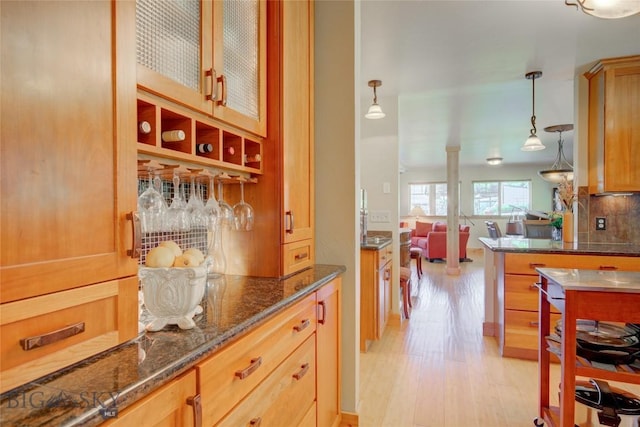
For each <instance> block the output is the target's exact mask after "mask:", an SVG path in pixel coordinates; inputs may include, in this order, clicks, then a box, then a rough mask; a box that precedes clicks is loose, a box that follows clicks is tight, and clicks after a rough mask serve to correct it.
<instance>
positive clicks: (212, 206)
mask: <svg viewBox="0 0 640 427" xmlns="http://www.w3.org/2000/svg"><path fill="white" fill-rule="evenodd" d="M213 186H214V178H213V176H210V177H209V198H208V199H207V203H206V204H205V205H204V211H205V215H206V216H207V229H208V230H209V231H213V228H214V227H215V226H216V223H215V222H216V219H217V218H218V215H219V210H220V207H219V205H218V201H217V200H216V196H215V194H214V191H213Z"/></svg>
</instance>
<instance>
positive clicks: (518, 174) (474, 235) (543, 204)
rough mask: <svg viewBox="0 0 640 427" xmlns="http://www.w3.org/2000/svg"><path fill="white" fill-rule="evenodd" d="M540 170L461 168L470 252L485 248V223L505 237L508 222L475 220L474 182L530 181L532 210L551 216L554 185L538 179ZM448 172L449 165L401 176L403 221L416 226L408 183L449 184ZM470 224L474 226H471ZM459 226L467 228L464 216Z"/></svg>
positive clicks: (461, 198)
mask: <svg viewBox="0 0 640 427" xmlns="http://www.w3.org/2000/svg"><path fill="white" fill-rule="evenodd" d="M539 169H540V167H537V166H523V165H517V166H508V165H500V166H491V167H489V166H475V167H466V166H465V167H462V168H460V211H461V212H463V213H464V214H466V215H467V217H469V219H468V220H467V222H466V224H467V225H470V226H471V236H470V237H469V243H468V244H467V247H468V248H482V247H483V246H482V244H481V243H480V242H479V241H478V237H487V228H486V226H485V224H484V221H486V220H488V219H491V220H497V222H498V225H499V226H500V229H501V230H502V232H503V233H504V231H505V230H506V222H507V220H508V217H487V216H473V187H472V183H473V181H481V180H526V179H531V187H532V204H531V207H532V209H533V210H540V211H543V212H548V211H550V210H551V198H552V194H553V193H552V191H553V185H552V184H551V183H548V182H546V181H544V180H542V179H541V178H540V177H539V176H538V170H539ZM446 180H447V171H446V165H443V167H442V168H439V169H421V170H410V171H407V172H405V173H403V174H402V175H400V191H399V194H400V198H399V203H400V206H399V210H400V218H401V220H407V219H408V220H409V221H410V222H411V223H413V222H414V218H409V217H407V216H406V215H408V213H409V210H410V206H409V183H419V182H446ZM424 220H425V221H427V222H430V221H431V220H440V221H446V217H444V216H442V217H429V218H428V219H427V218H425V219H424ZM471 221H472V222H473V223H474V224H475V225H472V224H471ZM460 224H465V219H464V217H463V216H461V217H460Z"/></svg>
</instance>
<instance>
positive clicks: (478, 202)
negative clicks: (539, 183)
mask: <svg viewBox="0 0 640 427" xmlns="http://www.w3.org/2000/svg"><path fill="white" fill-rule="evenodd" d="M530 207H531V181H476V182H474V183H473V214H474V215H490V216H506V215H511V213H512V212H513V211H514V210H515V211H518V212H521V211H525V210H528V209H529V208H530Z"/></svg>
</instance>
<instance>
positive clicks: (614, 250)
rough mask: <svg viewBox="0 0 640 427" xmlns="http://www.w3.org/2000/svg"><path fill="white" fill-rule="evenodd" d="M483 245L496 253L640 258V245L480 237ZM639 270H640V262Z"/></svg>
mask: <svg viewBox="0 0 640 427" xmlns="http://www.w3.org/2000/svg"><path fill="white" fill-rule="evenodd" d="M479 240H480V242H482V244H483V245H484V246H485V247H486V248H488V249H490V250H492V251H494V252H521V253H550V254H554V253H557V254H574V255H575V254H583V255H616V256H637V257H640V245H636V244H622V243H588V242H586V243H581V242H578V243H564V242H559V241H554V240H548V239H526V238H522V237H500V238H498V239H491V238H489V237H480V238H479ZM638 268H639V269H640V261H639V265H638Z"/></svg>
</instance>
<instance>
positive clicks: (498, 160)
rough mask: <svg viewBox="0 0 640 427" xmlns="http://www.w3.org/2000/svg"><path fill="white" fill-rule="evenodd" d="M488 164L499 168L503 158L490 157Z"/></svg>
mask: <svg viewBox="0 0 640 427" xmlns="http://www.w3.org/2000/svg"><path fill="white" fill-rule="evenodd" d="M487 163H488V164H489V165H491V166H497V165H499V164H501V163H502V157H489V158H487Z"/></svg>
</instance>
